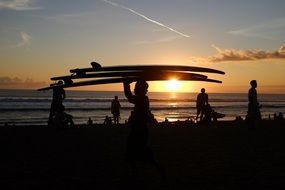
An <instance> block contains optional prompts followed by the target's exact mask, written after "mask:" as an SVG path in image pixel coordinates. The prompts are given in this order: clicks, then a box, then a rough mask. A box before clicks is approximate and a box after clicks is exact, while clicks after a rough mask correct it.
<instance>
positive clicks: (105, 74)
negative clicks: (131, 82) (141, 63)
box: [51, 70, 208, 83]
mask: <svg viewBox="0 0 285 190" xmlns="http://www.w3.org/2000/svg"><path fill="white" fill-rule="evenodd" d="M157 74H159V75H168V76H171V77H172V78H176V79H177V80H179V78H180V77H181V76H184V75H187V76H188V75H193V76H195V77H201V78H204V79H206V78H208V77H207V76H206V75H202V74H197V73H190V72H187V71H186V72H184V71H164V70H162V71H160V72H159V73H158V72H157V71H103V72H97V73H88V74H87V73H86V74H79V75H78V74H76V73H74V74H72V75H66V76H58V77H52V78H51V80H63V81H67V80H72V79H85V78H109V77H135V76H136V77H142V76H146V75H149V76H153V75H157ZM65 83H66V82H65ZM67 83H68V82H67Z"/></svg>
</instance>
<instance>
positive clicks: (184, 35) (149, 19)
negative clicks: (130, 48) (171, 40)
mask: <svg viewBox="0 0 285 190" xmlns="http://www.w3.org/2000/svg"><path fill="white" fill-rule="evenodd" d="M101 1H104V2H105V3H108V4H110V5H113V6H115V7H120V8H122V9H125V10H128V11H130V12H132V13H134V14H135V15H137V16H140V17H142V18H144V19H145V20H147V21H150V22H152V23H154V24H156V25H159V26H162V27H164V28H166V29H168V30H170V31H172V32H175V33H176V34H179V35H181V36H183V37H186V38H189V37H190V36H189V35H187V34H183V33H182V32H179V31H177V30H175V29H173V28H171V27H169V26H166V25H164V24H162V23H160V22H157V21H155V20H153V19H151V18H148V17H147V16H145V15H143V14H141V13H138V12H137V11H134V10H133V9H130V8H128V7H125V6H123V5H119V4H117V3H114V2H112V1H108V0H101Z"/></svg>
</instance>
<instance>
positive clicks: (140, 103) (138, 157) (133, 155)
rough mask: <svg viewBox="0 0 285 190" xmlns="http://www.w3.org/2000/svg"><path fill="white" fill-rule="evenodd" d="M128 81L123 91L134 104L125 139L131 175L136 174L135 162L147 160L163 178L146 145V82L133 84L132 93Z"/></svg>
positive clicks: (147, 109)
mask: <svg viewBox="0 0 285 190" xmlns="http://www.w3.org/2000/svg"><path fill="white" fill-rule="evenodd" d="M130 83H131V82H130V81H125V82H124V93H125V96H126V98H127V99H128V101H129V102H130V103H132V104H134V110H133V111H132V115H131V119H130V121H129V122H130V124H131V131H130V134H129V137H128V140H127V152H126V159H127V161H128V162H129V163H130V165H131V168H132V172H133V175H134V176H136V175H137V163H138V162H139V161H142V162H148V163H150V164H152V165H154V166H155V167H156V168H157V170H158V171H159V172H160V174H161V176H162V178H163V179H164V178H165V173H164V171H163V169H162V168H161V167H160V166H159V165H158V163H157V162H156V161H155V159H154V157H153V153H152V150H151V149H150V147H149V146H148V126H147V122H148V119H149V114H150V111H149V99H148V96H147V95H146V94H147V91H148V84H147V82H146V81H144V80H139V81H137V82H136V84H135V89H134V93H135V94H134V95H133V94H132V92H131V90H130Z"/></svg>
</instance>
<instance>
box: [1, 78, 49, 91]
mask: <svg viewBox="0 0 285 190" xmlns="http://www.w3.org/2000/svg"><path fill="white" fill-rule="evenodd" d="M45 85H46V82H42V81H40V82H36V81H34V80H33V79H32V78H27V79H25V80H22V79H20V78H18V77H14V78H11V77H7V76H2V77H1V76H0V88H6V89H8V88H22V89H23V88H28V89H31V88H32V89H34V88H39V87H43V86H45Z"/></svg>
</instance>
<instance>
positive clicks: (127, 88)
mask: <svg viewBox="0 0 285 190" xmlns="http://www.w3.org/2000/svg"><path fill="white" fill-rule="evenodd" d="M124 93H125V96H126V98H127V99H128V100H129V102H130V103H134V95H133V94H132V92H131V86H130V81H124Z"/></svg>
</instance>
